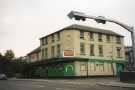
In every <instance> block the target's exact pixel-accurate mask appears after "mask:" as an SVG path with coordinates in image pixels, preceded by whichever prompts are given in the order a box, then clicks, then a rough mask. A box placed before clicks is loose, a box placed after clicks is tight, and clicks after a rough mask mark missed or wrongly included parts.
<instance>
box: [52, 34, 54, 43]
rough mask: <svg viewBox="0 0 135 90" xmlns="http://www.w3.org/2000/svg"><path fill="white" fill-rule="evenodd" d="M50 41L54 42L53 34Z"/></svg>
mask: <svg viewBox="0 0 135 90" xmlns="http://www.w3.org/2000/svg"><path fill="white" fill-rule="evenodd" d="M52 42H54V34H53V35H52Z"/></svg>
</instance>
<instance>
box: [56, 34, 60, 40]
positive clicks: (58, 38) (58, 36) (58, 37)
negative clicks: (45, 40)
mask: <svg viewBox="0 0 135 90" xmlns="http://www.w3.org/2000/svg"><path fill="white" fill-rule="evenodd" d="M59 40H60V32H58V33H57V41H59Z"/></svg>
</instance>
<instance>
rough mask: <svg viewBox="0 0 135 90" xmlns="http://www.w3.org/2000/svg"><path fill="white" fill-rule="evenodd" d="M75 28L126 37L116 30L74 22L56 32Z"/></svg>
mask: <svg viewBox="0 0 135 90" xmlns="http://www.w3.org/2000/svg"><path fill="white" fill-rule="evenodd" d="M73 29H75V30H79V31H88V32H95V33H102V34H108V35H114V36H120V37H124V36H122V35H121V34H118V33H115V32H113V31H110V30H105V29H100V28H95V27H90V26H84V25H78V24H73V25H70V26H67V27H65V28H63V29H61V30H58V31H56V32H54V33H57V32H60V31H63V30H73ZM54 33H51V34H49V35H46V36H44V37H47V36H50V35H52V34H54ZM44 37H41V38H40V39H42V38H44Z"/></svg>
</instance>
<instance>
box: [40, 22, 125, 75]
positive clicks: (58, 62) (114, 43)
mask: <svg viewBox="0 0 135 90" xmlns="http://www.w3.org/2000/svg"><path fill="white" fill-rule="evenodd" d="M123 38H124V37H123V36H122V35H120V34H117V33H115V32H112V31H110V30H104V29H98V28H93V27H87V26H82V25H77V24H74V25H71V26H68V27H65V28H63V29H61V30H59V31H57V32H54V33H52V34H49V35H47V36H45V37H42V38H40V51H41V52H40V58H41V61H40V62H42V64H43V63H44V65H42V66H43V67H40V68H39V69H40V70H41V68H42V70H44V72H43V73H40V76H43V77H45V76H47V77H66V76H68V77H69V76H70V77H71V76H79V77H85V76H116V75H117V74H118V73H119V72H120V71H123V70H124V66H125V64H126V63H127V60H126V59H125V54H124V53H125V51H124V41H123Z"/></svg>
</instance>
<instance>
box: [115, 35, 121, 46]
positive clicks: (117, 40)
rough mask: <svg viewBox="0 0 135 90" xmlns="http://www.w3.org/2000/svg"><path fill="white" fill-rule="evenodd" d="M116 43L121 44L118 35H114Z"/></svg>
mask: <svg viewBox="0 0 135 90" xmlns="http://www.w3.org/2000/svg"><path fill="white" fill-rule="evenodd" d="M116 43H117V44H121V37H119V36H117V37H116Z"/></svg>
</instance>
